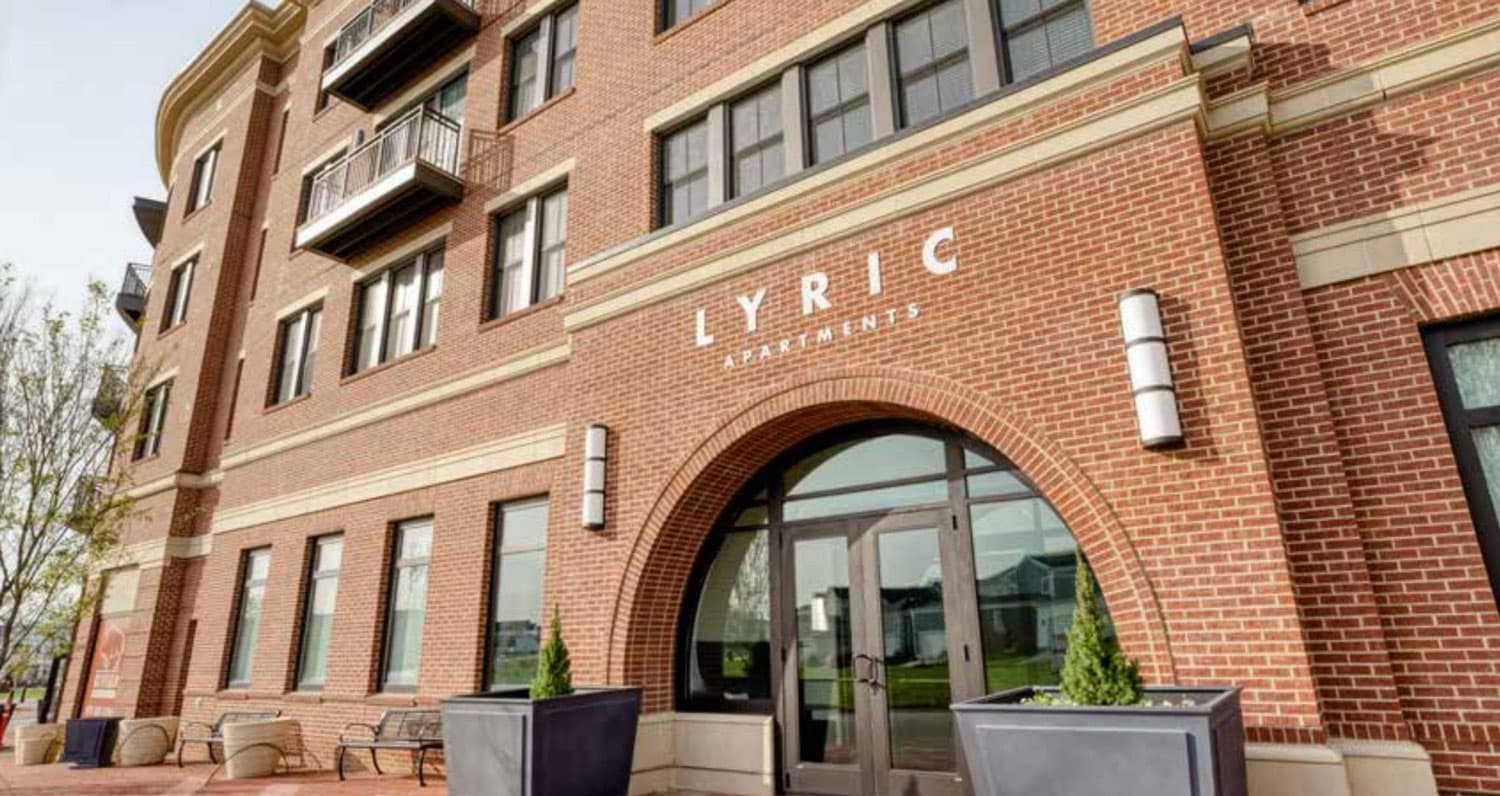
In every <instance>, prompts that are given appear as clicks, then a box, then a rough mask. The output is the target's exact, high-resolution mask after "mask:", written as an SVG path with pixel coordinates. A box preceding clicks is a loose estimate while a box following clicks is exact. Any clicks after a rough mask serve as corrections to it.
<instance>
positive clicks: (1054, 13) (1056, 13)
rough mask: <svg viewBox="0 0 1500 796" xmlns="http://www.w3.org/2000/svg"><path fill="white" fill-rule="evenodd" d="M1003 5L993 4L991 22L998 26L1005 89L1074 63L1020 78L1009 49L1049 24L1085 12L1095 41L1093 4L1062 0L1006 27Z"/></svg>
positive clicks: (997, 1)
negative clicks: (1063, 17) (1006, 86)
mask: <svg viewBox="0 0 1500 796" xmlns="http://www.w3.org/2000/svg"><path fill="white" fill-rule="evenodd" d="M1000 2H1001V0H990V18H991V19H992V20H993V21H994V23H995V30H994V34H995V52H996V54H997V55H998V56H999V59H1000V83H1001V85H1010V84H1011V83H1015V82H1018V80H1030V79H1031V78H1033V77H1035V76H1036V75H1045V74H1050V73H1051V72H1052V70H1054V69H1056V68H1057V67H1058V66H1060V65H1062V64H1066V63H1069V62H1071V61H1072V60H1073V59H1072V58H1064V59H1062V60H1061V61H1057V62H1055V63H1052V64H1049V65H1048V67H1047V68H1046V69H1043V70H1040V71H1038V72H1035V73H1033V74H1030V75H1025V76H1023V77H1021V78H1017V77H1016V70H1015V68H1014V66H1013V65H1012V63H1011V57H1010V47H1008V46H1007V45H1008V44H1009V43H1010V40H1011V39H1013V38H1016V37H1018V36H1022V35H1024V34H1027V33H1030V32H1031V31H1032V30H1034V29H1036V28H1038V27H1045V26H1046V25H1047V23H1049V22H1051V21H1053V20H1054V19H1056V18H1058V17H1061V16H1063V15H1065V14H1068V13H1070V12H1072V11H1073V10H1074V9H1076V8H1082V9H1083V14H1084V17H1085V18H1086V19H1088V22H1089V35H1090V39H1093V38H1094V36H1093V34H1094V9H1093V3H1092V1H1091V0H1061V1H1060V2H1059V3H1058V4H1057V5H1055V6H1053V7H1051V8H1042V9H1040V10H1038V11H1037V12H1036V13H1035V14H1032V15H1031V16H1029V17H1027V18H1026V19H1023V20H1021V21H1019V22H1016V23H1014V24H1010V25H1007V24H1006V22H1005V19H1004V17H1003V16H1002V15H1001V8H1000ZM1097 49H1098V44H1097V41H1096V42H1095V43H1094V44H1093V45H1092V46H1091V47H1090V48H1089V50H1087V51H1086V52H1093V51H1094V50H1097Z"/></svg>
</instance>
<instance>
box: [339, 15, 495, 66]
mask: <svg viewBox="0 0 1500 796" xmlns="http://www.w3.org/2000/svg"><path fill="white" fill-rule="evenodd" d="M417 2H418V0H375V2H373V3H371V4H370V5H369V6H367V7H366V8H365V10H363V11H361V12H359V13H358V14H356V15H355V17H354V18H353V19H351V20H349V21H348V22H347V23H345V25H344V27H342V28H340V29H339V37H338V39H337V40H336V41H335V42H334V44H333V57H332V58H331V59H330V60H329V63H328V67H327V69H325V70H324V71H325V72H326V71H331V70H333V69H334V68H336V67H338V66H340V65H341V64H343V62H344V61H347V60H349V56H351V55H353V54H354V53H355V52H357V51H358V50H359V48H360V47H363V46H364V45H365V43H367V42H369V41H370V40H371V39H373V38H375V36H376V34H378V33H380V32H381V31H382V30H385V29H386V27H387V26H389V25H390V24H391V22H392V21H393V20H395V19H396V18H397V17H399V16H401V13H402V12H403V11H405V10H407V9H408V8H411V7H412V6H413V5H415V4H416V3H417ZM457 2H459V3H462V4H463V5H466V6H468V7H469V8H473V7H474V3H475V2H476V0H457Z"/></svg>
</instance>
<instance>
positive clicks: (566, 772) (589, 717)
mask: <svg viewBox="0 0 1500 796" xmlns="http://www.w3.org/2000/svg"><path fill="white" fill-rule="evenodd" d="M640 713H641V690H640V689H639V688H584V689H580V690H579V691H578V692H577V693H575V694H573V695H571V696H566V697H559V698H557V699H546V700H541V701H532V700H531V699H530V698H528V696H527V694H526V692H525V691H499V692H492V693H486V694H473V695H471V696H461V697H453V698H451V699H445V700H443V746H444V750H443V757H444V760H445V761H446V764H447V770H448V792H449V793H450V794H452V795H453V796H625V793H626V791H628V790H629V788H630V766H631V760H632V758H633V757H634V755H635V736H636V728H637V724H638V723H639V720H640Z"/></svg>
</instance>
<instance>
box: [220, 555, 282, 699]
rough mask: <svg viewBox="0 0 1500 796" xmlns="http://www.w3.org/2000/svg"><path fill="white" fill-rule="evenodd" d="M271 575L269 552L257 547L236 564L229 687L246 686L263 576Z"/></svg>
mask: <svg viewBox="0 0 1500 796" xmlns="http://www.w3.org/2000/svg"><path fill="white" fill-rule="evenodd" d="M270 572H271V550H270V548H265V547H263V548H261V549H259V550H250V551H247V552H246V553H245V554H244V558H243V560H242V561H241V563H240V596H239V601H238V602H239V608H238V610H237V611H236V612H235V620H234V633H233V634H231V636H230V639H231V641H232V643H233V647H232V648H231V650H230V654H229V675H228V677H227V678H226V685H227V686H228V687H229V688H246V687H248V686H249V685H250V668H251V665H252V664H253V663H254V661H255V638H256V634H257V632H258V631H259V630H260V611H261V604H262V603H263V602H264V600H265V596H266V576H267V575H269V574H270Z"/></svg>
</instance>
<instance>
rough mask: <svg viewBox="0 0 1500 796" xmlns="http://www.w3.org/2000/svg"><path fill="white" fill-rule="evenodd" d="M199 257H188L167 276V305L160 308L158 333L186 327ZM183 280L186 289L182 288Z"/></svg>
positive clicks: (196, 277)
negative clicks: (185, 283)
mask: <svg viewBox="0 0 1500 796" xmlns="http://www.w3.org/2000/svg"><path fill="white" fill-rule="evenodd" d="M199 257H200V255H197V254H194V255H192V256H190V257H188V258H187V259H185V260H183V261H182V262H180V263H178V264H177V265H175V266H173V267H172V271H171V273H169V274H167V304H166V306H165V307H163V308H162V314H161V329H160V332H162V333H165V332H170V331H172V330H173V329H176V328H177V327H179V326H186V325H187V321H188V304H189V302H191V301H192V300H193V285H194V283H196V282H197V281H198V260H199ZM184 278H185V279H186V282H187V285H186V287H184V286H183V281H184ZM179 317H180V319H179Z"/></svg>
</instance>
